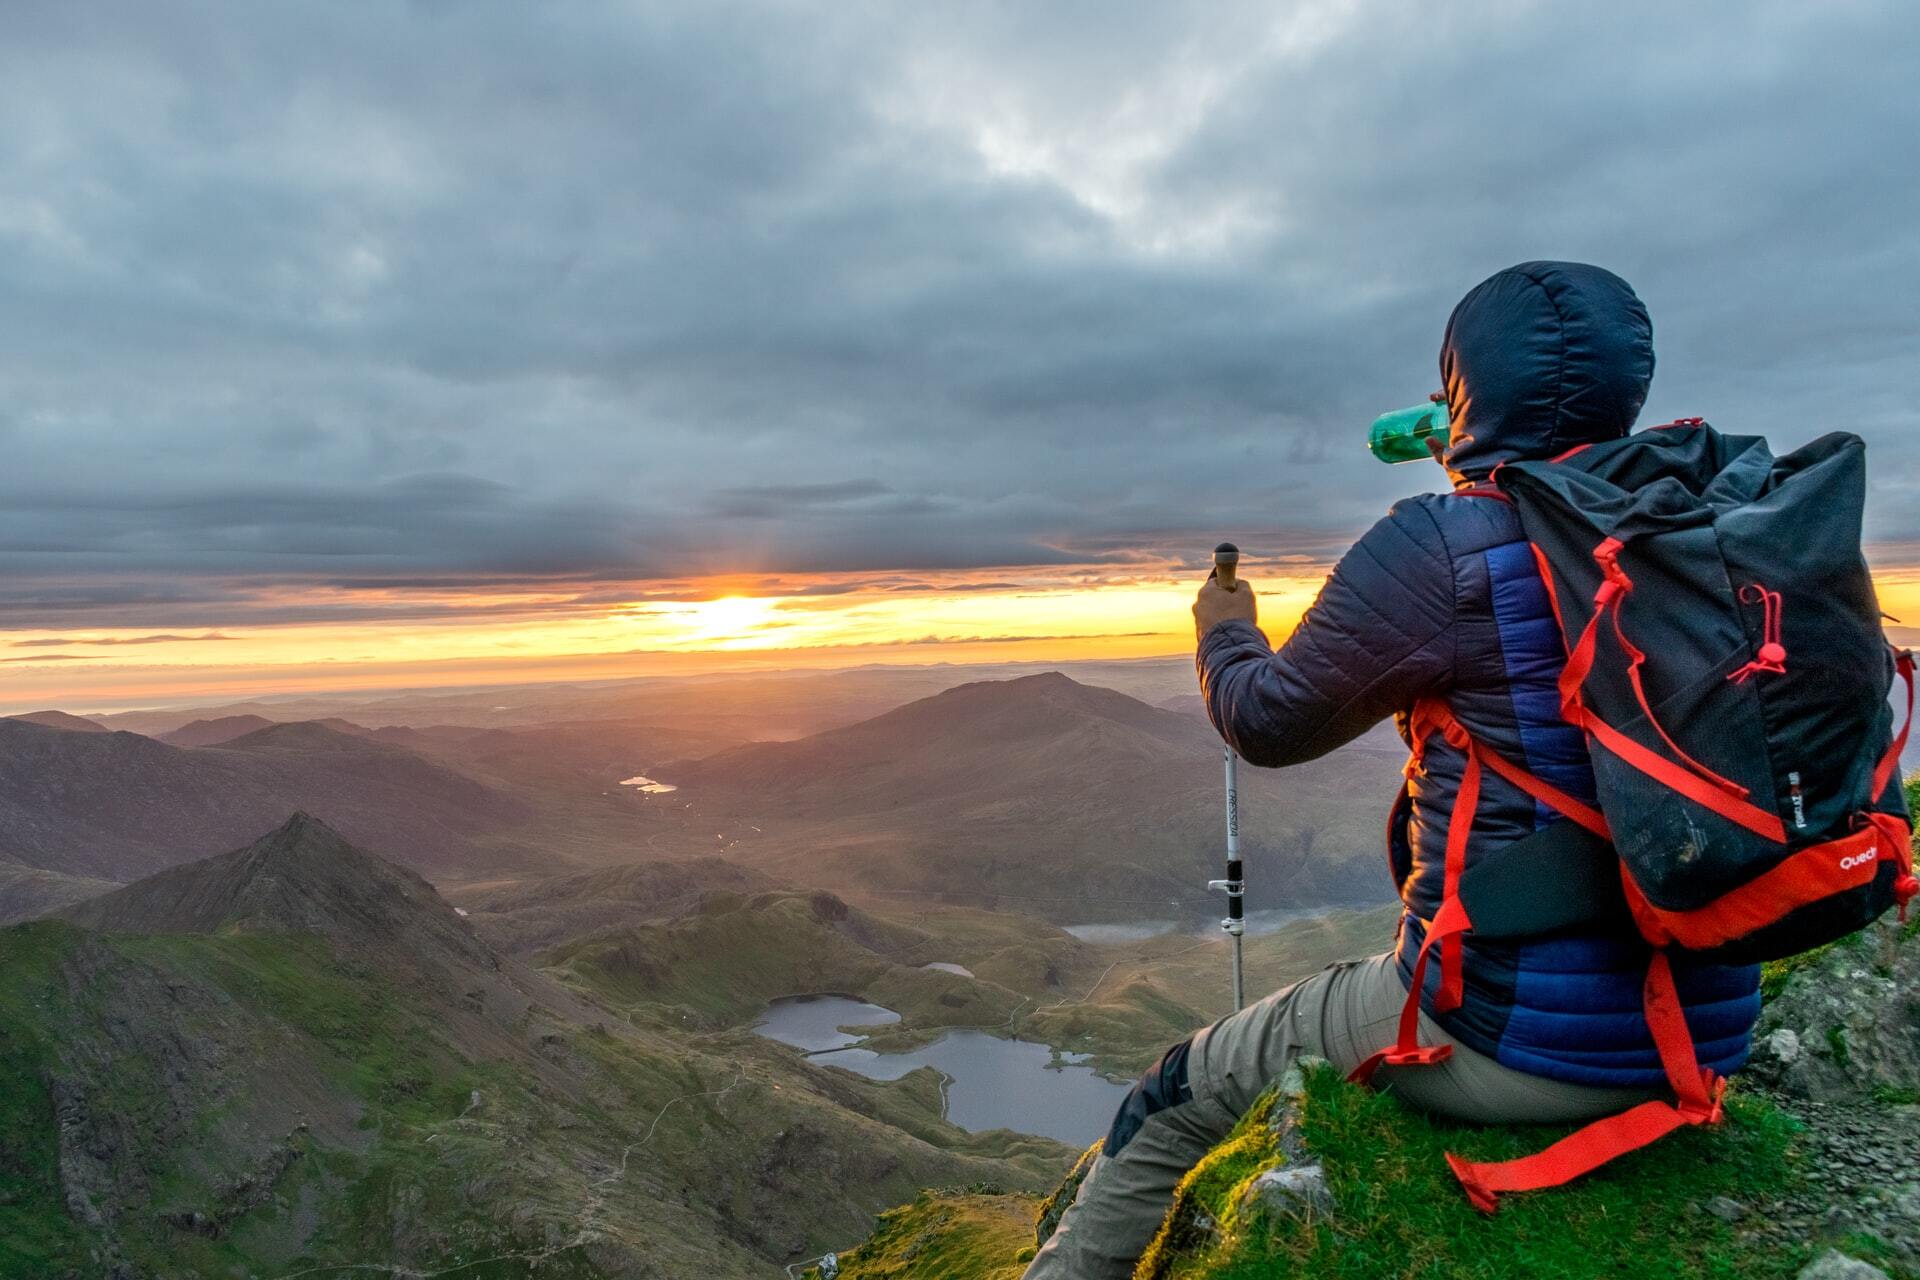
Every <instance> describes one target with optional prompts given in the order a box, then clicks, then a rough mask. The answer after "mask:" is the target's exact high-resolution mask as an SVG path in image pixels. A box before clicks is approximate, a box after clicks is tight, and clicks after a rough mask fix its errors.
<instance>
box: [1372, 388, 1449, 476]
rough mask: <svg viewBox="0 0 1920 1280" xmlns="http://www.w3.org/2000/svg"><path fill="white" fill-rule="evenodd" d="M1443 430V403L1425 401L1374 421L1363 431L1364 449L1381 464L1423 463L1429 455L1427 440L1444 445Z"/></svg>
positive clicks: (1444, 414)
mask: <svg viewBox="0 0 1920 1280" xmlns="http://www.w3.org/2000/svg"><path fill="white" fill-rule="evenodd" d="M1447 431H1448V423H1447V406H1446V403H1445V402H1444V401H1440V400H1428V401H1425V402H1423V403H1421V404H1416V405H1414V406H1413V407H1412V408H1410V409H1395V410H1394V411H1393V412H1392V413H1383V414H1381V415H1380V416H1379V417H1377V418H1375V419H1374V420H1373V429H1372V430H1370V431H1368V432H1367V448H1369V449H1371V450H1373V456H1374V457H1376V458H1378V459H1380V461H1382V462H1425V461H1426V460H1427V459H1429V458H1431V457H1432V456H1433V452H1432V451H1431V450H1430V449H1428V448H1427V441H1428V440H1430V439H1437V440H1439V441H1440V442H1441V443H1442V444H1445V443H1446V440H1447Z"/></svg>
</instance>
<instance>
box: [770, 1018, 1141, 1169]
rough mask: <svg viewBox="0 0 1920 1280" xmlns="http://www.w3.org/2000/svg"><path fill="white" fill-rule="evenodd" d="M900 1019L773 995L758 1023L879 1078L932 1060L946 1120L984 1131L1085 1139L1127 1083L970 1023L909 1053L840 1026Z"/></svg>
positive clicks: (1102, 1127) (1074, 1142)
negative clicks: (864, 1041)
mask: <svg viewBox="0 0 1920 1280" xmlns="http://www.w3.org/2000/svg"><path fill="white" fill-rule="evenodd" d="M897 1021H899V1015H897V1014H895V1013H893V1011H892V1010H889V1009H884V1008H882V1007H880V1006H879V1005H875V1004H868V1003H866V1002H865V1001H861V1000H852V999H848V998H847V997H844V996H811V997H809V996H801V997H797V998H795V997H789V998H788V999H785V1000H776V1001H774V1002H773V1003H772V1004H771V1005H769V1006H768V1008H767V1014H766V1017H765V1018H763V1019H762V1020H761V1021H760V1022H759V1023H758V1024H757V1025H755V1027H754V1030H755V1031H758V1032H759V1033H760V1034H761V1035H764V1036H770V1037H772V1038H773V1039H775V1040H779V1041H781V1042H782V1043H784V1044H791V1045H794V1046H796V1047H798V1048H801V1049H806V1050H808V1051H809V1052H810V1053H812V1054H813V1056H814V1058H815V1060H816V1061H818V1062H821V1063H824V1064H828V1065H831V1066H836V1067H844V1068H846V1069H847V1070H848V1071H854V1072H858V1073H859V1074H860V1075H863V1076H868V1077H870V1078H872V1079H875V1080H898V1079H899V1078H900V1077H901V1076H904V1075H906V1074H907V1073H908V1072H910V1071H913V1070H916V1069H917V1068H920V1067H932V1068H934V1069H935V1070H937V1071H939V1072H940V1073H941V1074H943V1075H945V1076H946V1077H947V1080H948V1084H947V1088H946V1099H947V1119H949V1120H951V1121H953V1123H955V1124H957V1125H959V1126H960V1127H961V1128H962V1129H967V1130H970V1131H972V1132H976V1133H977V1132H979V1131H981V1130H984V1129H1013V1130H1016V1131H1018V1132H1020V1133H1037V1134H1040V1135H1042V1136H1043V1137H1048V1138H1055V1139H1058V1140H1059V1141H1061V1142H1065V1143H1067V1144H1069V1145H1070V1146H1085V1145H1086V1144H1087V1143H1089V1142H1092V1141H1093V1140H1094V1139H1095V1138H1098V1137H1100V1136H1101V1135H1102V1134H1104V1133H1106V1131H1107V1127H1108V1126H1109V1125H1111V1124H1112V1123H1113V1112H1114V1109H1115V1108H1116V1107H1118V1106H1119V1105H1120V1099H1121V1098H1123V1097H1125V1096H1126V1093H1127V1089H1128V1086H1127V1085H1124V1084H1115V1083H1114V1082H1113V1081H1111V1080H1108V1079H1107V1078H1106V1077H1104V1076H1101V1075H1097V1074H1095V1072H1094V1071H1093V1069H1092V1068H1091V1067H1086V1066H1081V1065H1078V1063H1077V1062H1075V1061H1073V1060H1074V1059H1077V1058H1080V1057H1081V1056H1083V1055H1079V1054H1070V1055H1065V1057H1066V1060H1067V1065H1064V1066H1056V1065H1054V1055H1053V1051H1052V1050H1051V1049H1049V1048H1048V1047H1047V1046H1046V1045H1044V1044H1035V1043H1033V1042H1031V1041H1026V1040H1003V1039H1001V1038H1000V1037H999V1036H993V1035H988V1034H987V1033H986V1032H984V1031H977V1030H972V1029H965V1030H954V1031H949V1032H947V1033H946V1034H944V1035H942V1036H941V1037H940V1038H939V1039H938V1040H935V1041H934V1042H933V1043H932V1044H929V1045H925V1046H923V1047H921V1048H919V1049H914V1050H910V1051H908V1052H906V1053H875V1052H874V1051H873V1050H871V1049H862V1048H858V1047H857V1045H858V1041H859V1038H858V1037H856V1036H852V1035H849V1034H847V1033H846V1032H843V1031H841V1030H839V1028H840V1027H842V1026H863V1025H864V1026H874V1025H876V1024H880V1023H886V1022H897ZM843 1046H853V1047H843Z"/></svg>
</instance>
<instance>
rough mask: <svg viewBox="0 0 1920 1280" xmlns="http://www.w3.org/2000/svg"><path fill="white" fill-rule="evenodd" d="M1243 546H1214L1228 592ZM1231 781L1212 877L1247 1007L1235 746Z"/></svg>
mask: <svg viewBox="0 0 1920 1280" xmlns="http://www.w3.org/2000/svg"><path fill="white" fill-rule="evenodd" d="M1239 570H1240V548H1238V547H1236V546H1234V545H1233V544H1232V543H1231V542H1223V543H1221V544H1220V545H1219V546H1217V547H1215V548H1214V549H1213V576H1214V579H1215V580H1216V581H1217V582H1219V584H1220V585H1221V586H1222V587H1223V588H1225V589H1226V590H1228V591H1237V590H1239V582H1238V577H1239ZM1225 755H1226V762H1227V766H1226V782H1227V878H1226V879H1225V880H1209V881H1207V888H1208V889H1209V890H1214V889H1222V890H1225V892H1226V895H1227V918H1226V919H1225V920H1222V921H1221V922H1220V927H1221V928H1222V929H1224V930H1226V933H1227V936H1228V937H1229V938H1232V939H1233V1007H1234V1009H1235V1011H1236V1012H1237V1011H1238V1010H1240V1009H1243V1008H1245V1007H1246V1003H1247V992H1246V981H1245V977H1244V975H1243V973H1242V971H1241V959H1240V939H1241V937H1242V936H1243V935H1244V934H1245V933H1246V931H1247V924H1246V890H1247V882H1246V879H1245V877H1244V875H1243V873H1242V870H1241V866H1240V760H1239V758H1238V757H1237V756H1235V755H1234V754H1233V748H1232V747H1227V748H1226V749H1225Z"/></svg>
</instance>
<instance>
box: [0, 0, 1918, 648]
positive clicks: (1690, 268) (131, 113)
mask: <svg viewBox="0 0 1920 1280" xmlns="http://www.w3.org/2000/svg"><path fill="white" fill-rule="evenodd" d="M7 25H8V30H7V39H6V40H5V41H4V42H0V111H3V112H4V118H5V119H6V121H7V127H6V128H5V129H4V130H0V332H3V333H5V334H6V340H5V341H4V342H0V389H3V390H4V394H0V449H4V451H5V456H6V458H7V463H8V465H7V466H6V467H5V468H4V469H3V470H0V583H3V584H4V586H3V587H0V610H3V611H4V617H5V619H6V622H7V625H11V626H58V625H87V626H103V625H114V624H128V625H140V624H141V623H142V622H153V623H156V624H157V625H172V626H219V625H226V624H228V623H229V622H231V621H234V620H237V619H242V618H245V617H256V616H258V615H256V614H250V613H247V612H245V611H244V610H242V609H240V608H239V607H238V604H237V603H236V602H238V601H241V600H244V599H249V598H251V596H250V595H249V592H251V591H255V590H257V589H258V585H259V584H261V583H276V584H289V585H298V584H308V583H310V584H316V585H333V584H347V583H353V584H362V585H367V586H392V587H394V588H396V589H399V590H405V589H407V588H408V587H409V586H410V585H415V584H440V585H442V586H444V585H445V584H448V583H461V584H467V585H470V586H473V587H475V588H484V587H486V586H488V585H500V584H520V583H525V582H528V581H544V580H552V581H562V582H574V583H578V584H581V589H582V591H583V592H585V591H588V590H590V589H591V584H594V583H614V582H623V581H629V580H634V579H645V578H657V577H666V576H678V575H685V574H691V573H700V572H710V571H718V570H724V571H731V572H743V573H762V572H764V573H794V572H808V571H876V572H877V571H890V570H914V569H924V570H932V569H944V568H973V567H981V566H997V565H1009V566H1011V565H1044V564H1068V563H1076V562H1083V561H1084V562H1100V561H1119V562H1125V561H1126V560H1127V559H1129V558H1137V557H1139V556H1141V555H1143V554H1162V553H1167V552H1186V551H1190V550H1192V549H1194V548H1200V547H1204V546H1205V545H1208V544H1210V543H1211V541H1212V540H1214V539H1215V538H1216V537H1217V536H1218V535H1220V534H1221V533H1223V532H1231V533H1234V534H1236V535H1237V536H1238V538H1239V540H1240V541H1241V542H1242V543H1243V544H1246V545H1248V546H1250V547H1256V548H1261V549H1265V550H1271V551H1275V552H1282V551H1288V552H1293V553H1295V554H1299V555H1303V556H1306V557H1308V558H1310V559H1311V558H1318V557H1322V556H1324V555H1325V554H1329V553H1330V550H1331V549H1332V548H1336V547H1337V546H1338V545H1339V544H1340V543H1341V542H1342V541H1343V540H1344V539H1346V538H1348V537H1350V536H1352V535H1353V534H1354V533H1356V532H1358V530H1359V529H1361V528H1362V527H1364V525H1365V524H1366V523H1367V522H1368V521H1370V520H1371V519H1372V518H1373V517H1374V516H1375V515H1376V514H1377V513H1378V512H1379V511H1380V510H1381V509H1382V508H1383V507H1384V506H1385V504H1386V503H1387V502H1388V501H1389V500H1390V499H1391V498H1392V497H1393V496H1395V495H1396V494H1398V493H1401V492H1404V491H1406V490H1408V489H1410V488H1416V487H1424V486H1426V485H1428V484H1430V483H1431V482H1432V480H1433V479H1434V478H1436V477H1435V476H1431V475H1428V474H1424V473H1420V474H1415V473H1413V472H1410V471H1407V470H1398V471H1389V470H1387V469H1385V468H1380V467H1378V466H1377V465H1376V464H1374V463H1372V462H1371V461H1370V460H1369V459H1368V458H1367V457H1366V456H1365V454H1364V451H1363V449H1362V447H1361V444H1360V438H1361V433H1362V432H1363V430H1364V427H1365V424H1366V422H1367V421H1368V420H1369V419H1370V418H1371V417H1372V415H1373V414H1374V413H1376V412H1378V411H1380V410H1382V409H1385V408H1390V407H1393V406H1396V405H1399V404H1402V403H1410V402H1412V401H1414V400H1416V399H1418V398H1419V397H1421V396H1422V395H1424V394H1425V393H1426V392H1427V391H1428V390H1430V389H1432V388H1433V386H1434V385H1435V384H1436V379H1437V374H1436V370H1435V367H1434V366H1435V350H1436V347H1437V342H1438V335H1439V332H1440V328H1441V325H1442V323H1443V322H1444V319H1445V315H1446V311H1447V309H1448V307H1449V306H1450V304H1451V303H1452V301H1453V300H1454V299H1455V298H1457V297H1458V296H1459V295H1460V294H1461V293H1462V292H1464V291H1465V289H1466V288H1468V287H1469V286H1470V285H1472V284H1473V283H1474V282H1475V281H1476V280H1478V279H1480V278H1481V277H1483V276H1484V275H1486V274H1487V273H1488V272H1490V271H1492V270H1494V269H1497V268H1499V267H1501V266H1503V265H1506V264H1507V263H1509V262H1512V261H1516V260H1521V259H1525V258H1531V257H1539V256H1560V257H1576V258H1585V259H1590V260H1594V261H1599V262H1603V263H1605V264H1608V265H1610V266H1612V267H1614V268H1615V269H1617V270H1619V271H1620V272H1621V273H1622V274H1624V275H1626V276H1627V277H1628V278H1629V279H1630V280H1632V281H1634V282H1635V284H1636V285H1637V286H1638V288H1639V289H1640V291H1641V293H1642V295H1643V296H1644V297H1645V298H1646V299H1647V301H1648V304H1649V306H1650V308H1651V310H1652V312H1653V315H1654V322H1655V331H1656V341H1657V343H1658V345H1659V350H1660V373H1659V376H1658V378H1657V380H1656V383H1655V387H1654V394H1653V397H1652V400H1651V401H1650V403H1649V407H1648V413H1649V414H1650V415H1657V416H1659V417H1672V416H1678V415H1681V414H1692V413H1703V414H1706V415H1708V416H1709V417H1711V418H1713V419H1714V420H1716V421H1717V422H1719V423H1721V424H1722V425H1724V426H1728V427H1737V428H1740V429H1745V430H1755V429H1757V430H1763V431H1766V432H1769V433H1771V434H1773V435H1774V436H1776V438H1777V439H1778V440H1779V441H1781V442H1784V443H1793V442H1798V441H1800V440H1804V439H1806V438H1808V437H1809V436H1811V435H1813V434H1815V433H1817V432H1819V431H1821V430H1825V429H1829V428H1836V427H1840V428H1847V429H1851V430H1856V431H1859V432H1860V433H1861V434H1863V435H1865V436H1866V437H1867V438H1868V440H1869V442H1870V443H1871V444H1872V446H1873V448H1874V454H1873V456H1874V462H1875V469H1876V479H1875V484H1876V489H1875V494H1874V497H1873V502H1872V505H1871V514H1870V521H1871V527H1870V530H1869V532H1870V534H1871V535H1872V536H1874V537H1875V538H1877V539H1880V540H1882V541H1885V542H1888V543H1892V542H1895V541H1901V540H1912V539H1915V538H1920V501H1916V500H1915V499H1916V496H1917V494H1920V461H1916V457H1920V453H1917V451H1916V450H1914V449H1913V448H1912V447H1911V443H1910V442H1911V440H1912V439H1913V436H1914V434H1915V432H1916V430H1920V413H1917V412H1916V409H1915V405H1916V403H1920V402H1917V401H1916V398H1915V395H1914V393H1913V390H1912V387H1911V369H1912V367H1913V363H1914V354H1915V346H1916V338H1920V321H1916V319H1915V317H1916V315H1920V311H1917V310H1916V308H1915V306H1914V299H1915V298H1916V297H1920V221H1916V220H1915V219H1914V218H1913V217H1912V216H1911V211H1912V210H1913V208H1914V207H1915V205H1916V196H1917V195H1920V191H1917V190H1916V187H1917V186H1920V178H1916V174H1920V165H1917V164H1916V163H1915V162H1916V160H1920V155H1916V150H1920V143H1916V139H1920V107H1916V102H1917V101H1920V96H1917V95H1915V93H1914V92H1913V90H1912V86H1911V83H1910V78H1911V70H1912V68H1913V67H1914V66H1915V65H1920V23H1915V22H1914V21H1913V20H1912V15H1911V12H1910V10H1909V8H1908V7H1907V6H1905V5H1904V4H1901V3H1899V2H1898V0H1884V2H1882V3H1843V4H1835V5H1794V4H1763V5H1750V4H1744V3H1732V2H1731V0H1728V2H1725V3H1715V4H1701V5H1688V6H1671V5H1653V4H1625V5H1610V6H1567V5H1553V4H1546V3H1539V4H1518V3H1478V4H1463V5H1452V6H1445V7H1444V8H1432V7H1429V8H1427V9H1424V10H1422V9H1415V8H1410V7H1407V6H1404V5H1385V4H1337V3H1308V4H1299V5H1293V6H1287V7H1276V6H1271V5H1255V4H1245V5H1202V4H1193V5H1140V6H1137V7H1136V8H1135V10H1134V11H1132V12H1125V11H1120V10H1116V9H1115V8H1114V7H1113V6H1111V5H1107V4H1093V3H1070V4H1064V5H1049V6H1030V5H1016V4H1010V3H1009V4H1002V5H968V6H961V7H951V6H896V7H891V8H878V7H869V6H862V5H833V6H819V5H814V6H800V5H782V4H774V5H766V6H751V7H742V6H735V5H728V4H716V3H706V2H703V3H698V4H685V5H671V4H654V5H645V6H615V5H570V6H550V7H543V8H538V9H528V8H525V7H522V6H510V5H504V4H462V5H444V4H426V3H419V4H403V3H387V4H370V5H355V6H339V5H331V4H323V3H309V4H287V5H275V6H257V5H249V4H243V3H238V2H237V0H235V2H234V3H230V4H215V3H206V4H196V5H186V6H164V7H161V6H151V5H144V4H136V3H131V2H129V3H123V4H120V5H106V6H99V5H88V6H77V5H61V6H22V7H18V8H16V9H15V10H13V11H11V12H10V13H9V15H8V24H7ZM247 584H251V585H247ZM316 608H317V606H316ZM282 612H283V613H285V612H286V610H284V609H283V610H282ZM321 612H324V610H321ZM161 619H165V620H166V621H164V622H163V621H160V620H161Z"/></svg>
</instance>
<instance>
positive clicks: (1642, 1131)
mask: <svg viewBox="0 0 1920 1280" xmlns="http://www.w3.org/2000/svg"><path fill="white" fill-rule="evenodd" d="M1642 1003H1643V1005H1644V1007H1645V1009H1646V1015H1647V1027H1648V1029H1649V1030H1651V1031H1652V1032H1653V1043H1654V1046H1655V1047H1656V1048H1657V1049H1658V1050H1659V1051H1660V1065H1661V1067H1662V1068H1663V1069H1664V1070H1665V1072H1666V1075H1667V1083H1668V1084H1669V1085H1670V1086H1671V1087H1672V1089H1673V1093H1674V1101H1672V1102H1659V1101H1652V1102H1643V1103H1641V1104H1640V1105H1639V1106H1637V1107H1631V1108H1629V1109H1628V1110H1626V1111H1622V1112H1621V1113H1620V1114H1619V1115H1615V1116H1608V1117H1607V1118H1606V1119H1604V1120H1596V1121H1594V1122H1593V1123H1592V1124H1590V1125H1587V1126H1586V1127H1585V1128H1583V1129H1579V1130H1576V1131H1575V1132H1573V1133H1570V1134H1568V1135H1567V1136H1566V1137H1564V1138H1562V1139H1560V1141H1558V1142H1556V1143H1554V1144H1553V1145H1552V1146H1550V1147H1548V1148H1547V1149H1546V1150H1544V1151H1539V1152H1536V1153H1534V1154H1533V1155H1530V1156H1522V1157H1520V1158H1519V1159H1517V1160H1503V1161H1498V1162H1492V1163H1487V1164H1475V1163H1473V1162H1472V1161H1469V1160H1465V1159H1462V1158H1461V1157H1460V1156H1457V1155H1455V1154H1454V1153H1452V1152H1451V1151H1449V1152H1448V1153H1447V1166H1448V1167H1449V1168H1450V1169H1452V1170H1453V1175H1454V1177H1456V1178H1458V1179H1459V1180H1460V1185H1461V1187H1463V1188H1464V1189H1465V1190H1466V1193H1467V1199H1469V1200H1471V1201H1472V1202H1473V1205H1474V1207H1475V1208H1476V1209H1480V1210H1482V1211H1483V1212H1486V1213H1492V1212H1493V1211H1494V1209H1495V1208H1497V1207H1498V1204H1499V1197H1500V1195H1501V1193H1502V1192H1508V1191H1537V1190H1540V1189H1542V1188H1545V1187H1558V1186H1561V1185H1563V1184H1565V1183H1568V1182H1571V1181H1573V1180H1574V1179H1575V1178H1578V1177H1580V1176H1581V1175H1583V1174H1587V1173H1591V1172H1593V1171H1594V1170H1595V1169H1598V1168H1599V1167H1600V1166H1601V1165H1603V1164H1606V1163H1608V1162H1609V1161H1612V1160H1617V1159H1619V1158H1620V1157H1621V1156H1623V1155H1626V1154H1627V1153H1628V1152H1631V1151H1638V1150H1639V1149H1640V1148H1642V1147H1645V1146H1648V1145H1650V1144H1652V1143H1654V1142H1657V1141H1659V1140H1660V1139H1661V1138H1664V1137H1666V1136H1667V1135H1668V1134H1669V1133H1672V1132H1673V1131H1674V1130H1675V1129H1681V1128H1685V1127H1687V1126H1689V1125H1699V1124H1718V1123H1720V1121H1721V1119H1722V1116H1723V1113H1722V1111H1721V1098H1722V1096H1723V1095H1724V1094H1725V1093H1726V1088H1727V1082H1726V1081H1725V1080H1722V1079H1721V1078H1720V1077H1718V1076H1716V1075H1714V1074H1713V1072H1711V1071H1708V1070H1705V1069H1704V1068H1702V1067H1701V1066H1700V1063H1699V1059H1698V1058H1697V1057H1695V1055H1694V1052H1693V1034H1692V1032H1690V1031H1689V1030H1688V1029H1687V1019H1686V1011H1685V1008H1684V1006H1682V1004H1681V1003H1680V992H1679V990H1678V988H1676V987H1675V986H1674V983H1673V967H1672V965H1671V964H1670V963H1669V962H1668V960H1667V953H1666V952H1664V951H1656V952H1654V953H1653V958H1652V959H1651V960H1649V961H1648V962H1647V980H1646V986H1645V988H1644V990H1643V993H1642Z"/></svg>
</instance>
